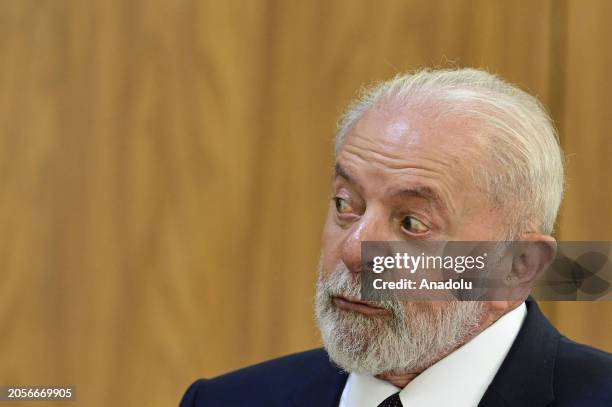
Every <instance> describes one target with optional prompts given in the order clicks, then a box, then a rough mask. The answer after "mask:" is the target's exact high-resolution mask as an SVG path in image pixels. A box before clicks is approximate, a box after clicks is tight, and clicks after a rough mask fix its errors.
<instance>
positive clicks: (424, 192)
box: [334, 163, 447, 211]
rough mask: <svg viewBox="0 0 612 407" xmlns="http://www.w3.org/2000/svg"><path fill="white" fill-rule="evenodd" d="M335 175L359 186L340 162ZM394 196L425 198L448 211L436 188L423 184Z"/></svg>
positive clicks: (403, 189) (396, 193) (398, 192)
mask: <svg viewBox="0 0 612 407" xmlns="http://www.w3.org/2000/svg"><path fill="white" fill-rule="evenodd" d="M334 177H340V178H344V179H345V180H346V181H347V182H349V183H351V184H353V185H356V186H358V184H357V183H356V180H355V177H354V176H352V175H351V174H350V173H349V172H348V171H347V170H346V169H345V168H344V167H342V165H340V163H336V165H335V174H334ZM393 196H395V197H397V198H400V199H406V198H411V197H412V198H421V199H425V200H426V201H428V202H430V203H432V204H433V205H435V206H437V207H438V208H439V209H441V210H443V211H446V209H447V207H446V205H445V203H444V200H443V199H442V197H441V196H440V195H439V194H438V193H437V192H436V190H435V189H433V188H431V187H428V186H424V185H421V186H419V185H417V186H414V187H410V188H402V189H400V190H399V191H396V192H394V193H393Z"/></svg>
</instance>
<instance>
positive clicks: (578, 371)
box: [555, 336, 612, 405]
mask: <svg viewBox="0 0 612 407" xmlns="http://www.w3.org/2000/svg"><path fill="white" fill-rule="evenodd" d="M555 394H557V395H558V397H559V398H560V399H564V400H572V399H573V400H576V401H579V400H580V401H583V402H587V401H588V400H607V401H609V402H610V405H612V354H611V353H608V352H604V351H602V350H599V349H596V348H593V347H591V346H588V345H584V344H581V343H577V342H574V341H572V340H570V339H568V338H566V337H564V336H562V337H561V338H560V340H559V347H558V349H557V357H556V360H555Z"/></svg>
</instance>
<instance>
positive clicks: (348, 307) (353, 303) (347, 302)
mask: <svg viewBox="0 0 612 407" xmlns="http://www.w3.org/2000/svg"><path fill="white" fill-rule="evenodd" d="M332 303H333V304H334V305H335V306H336V307H338V308H340V309H341V310H345V311H353V312H358V313H360V314H363V315H369V316H374V315H390V314H391V312H390V311H389V310H387V309H385V308H381V307H377V306H375V305H372V304H370V303H367V302H365V301H359V300H354V299H349V298H346V297H342V296H333V297H332Z"/></svg>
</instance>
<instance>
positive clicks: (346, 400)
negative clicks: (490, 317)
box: [339, 303, 527, 407]
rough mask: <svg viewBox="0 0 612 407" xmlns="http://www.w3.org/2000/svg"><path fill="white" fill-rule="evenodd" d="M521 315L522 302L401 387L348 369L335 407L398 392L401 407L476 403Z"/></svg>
mask: <svg viewBox="0 0 612 407" xmlns="http://www.w3.org/2000/svg"><path fill="white" fill-rule="evenodd" d="M525 315H527V307H526V306H525V303H523V304H521V305H520V306H518V307H516V308H515V309H513V310H512V311H510V312H508V313H507V314H506V315H504V316H503V317H501V318H500V319H498V320H497V321H495V322H494V323H493V324H492V325H491V326H489V327H488V328H487V329H485V330H484V331H482V332H481V333H479V334H478V335H476V336H475V337H474V338H472V339H471V340H470V341H469V342H467V343H466V344H465V345H463V346H462V347H460V348H459V349H457V350H455V351H454V352H452V353H451V354H449V355H448V356H446V357H445V358H444V359H442V360H440V361H438V362H436V363H435V364H433V365H432V366H430V367H429V368H427V369H426V370H424V371H423V372H422V373H421V374H420V375H418V376H417V377H416V378H414V379H413V380H412V381H411V382H410V383H408V385H407V386H406V387H404V388H403V389H400V388H398V387H396V386H394V385H392V384H391V383H389V382H387V381H384V380H380V379H377V378H376V377H373V376H370V375H363V374H356V373H351V374H350V375H349V377H348V380H347V382H346V385H345V386H344V390H343V392H342V397H341V398H340V405H339V407H376V406H378V404H379V403H380V402H381V401H383V400H384V399H386V398H387V397H389V396H390V395H392V394H393V393H397V392H398V391H399V392H400V394H399V396H400V400H402V404H403V405H404V407H412V406H414V407H430V406H431V407H434V406H435V407H439V406H453V407H475V406H477V405H478V403H479V402H480V399H481V398H482V396H483V395H484V393H485V391H486V390H487V387H489V384H490V383H491V381H492V380H493V378H494V377H495V375H496V373H497V370H499V367H500V366H501V364H502V362H503V360H504V359H505V358H506V355H507V354H508V351H509V350H510V347H511V346H512V343H513V342H514V339H515V338H516V335H517V334H518V332H519V330H520V329H521V325H522V324H523V320H524V319H525Z"/></svg>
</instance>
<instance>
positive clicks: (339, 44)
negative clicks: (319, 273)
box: [0, 0, 612, 407]
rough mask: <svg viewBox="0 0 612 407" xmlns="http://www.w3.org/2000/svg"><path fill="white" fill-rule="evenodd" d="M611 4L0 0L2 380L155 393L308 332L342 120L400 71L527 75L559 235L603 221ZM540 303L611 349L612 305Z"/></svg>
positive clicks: (611, 152) (96, 398) (86, 393)
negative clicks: (362, 91)
mask: <svg viewBox="0 0 612 407" xmlns="http://www.w3.org/2000/svg"><path fill="white" fill-rule="evenodd" d="M610 17H612V3H610V2H608V1H605V0H599V1H597V0H587V1H580V2H578V1H573V0H541V1H532V0H520V1H512V2H508V1H503V0H499V1H492V0H453V1H451V0H436V1H392V0H385V1H370V0H341V1H339V0H335V1H328V0H313V1H308V2H297V1H294V2H290V1H282V0H254V1H246V0H245V1H238V0H232V1H217V0H205V1H195V0H193V1H191V0H180V1H160V0H149V1H144V0H132V1H124V0H121V1H120V0H104V1H102V0H89V1H83V0H79V1H77V0H74V1H69V0H46V1H45V0H38V1H32V0H21V1H10V0H5V1H0V273H1V274H0V276H1V280H0V324H1V326H2V331H1V333H0V360H2V368H1V369H0V385H11V384H20V385H21V384H23V385H35V384H71V385H75V386H76V387H77V398H78V401H77V403H76V404H75V403H66V404H65V405H71V406H72V405H83V406H93V407H96V406H133V405H146V406H160V407H161V406H168V405H176V404H177V403H178V400H179V398H180V397H181V395H182V393H183V391H184V390H185V388H186V386H187V385H188V384H189V383H190V382H191V381H192V380H194V379H195V378H197V377H203V376H210V375H215V374H219V373H221V372H224V371H227V370H230V369H234V368H238V367H240V366H244V365H246V364H250V363H254V362H257V361H261V360H264V359H267V358H270V357H274V356H279V355H283V354H286V353H290V352H294V351H299V350H303V349H307V348H311V347H314V346H317V344H318V338H317V330H316V327H315V323H314V321H313V318H312V316H311V314H312V301H311V297H312V294H313V285H314V280H315V268H316V264H317V260H318V252H319V237H320V231H321V227H322V224H323V217H324V213H325V210H326V207H327V204H328V194H329V190H328V188H329V187H328V180H329V177H330V167H331V164H332V154H331V146H332V142H331V138H332V136H333V132H334V123H335V120H336V118H337V116H338V114H339V113H340V111H341V110H342V108H343V106H344V105H345V104H346V103H347V102H348V101H349V100H350V99H351V97H352V96H353V95H354V94H355V92H356V90H357V89H358V88H359V87H360V86H361V85H363V84H365V83H370V82H372V81H375V80H380V79H384V78H388V77H389V76H392V75H393V74H395V73H396V72H397V71H402V70H408V69H413V68H416V67H419V66H425V65H429V66H430V65H441V66H449V65H460V66H463V65H472V66H479V67H485V68H489V69H490V70H492V71H494V72H497V73H499V74H501V75H503V76H505V77H506V78H508V79H510V80H511V81H514V82H516V83H518V84H520V85H521V86H523V87H524V88H526V89H527V90H529V91H531V92H532V93H534V94H537V95H538V96H539V97H540V98H541V100H542V101H543V102H544V103H545V104H546V105H547V106H548V108H549V109H550V110H551V112H552V114H553V116H554V118H555V120H556V121H557V124H558V127H559V129H560V131H561V137H562V142H563V145H564V147H565V149H566V151H567V153H569V154H570V159H569V164H568V169H569V177H568V178H569V179H568V181H569V189H568V193H567V199H566V204H565V206H564V209H563V214H562V217H561V220H560V229H559V237H561V238H563V239H566V240H572V239H575V240H578V239H585V240H588V239H608V240H611V239H612V211H611V208H610V202H611V201H612V188H611V187H610V185H611V184H610V176H611V175H612V160H610V157H611V156H612V142H611V138H610V135H609V131H610V130H609V129H610V128H611V127H612V112H611V108H610V106H611V105H610V103H609V98H610V96H609V95H610V94H612V81H611V80H610V77H609V74H608V72H607V71H608V67H609V66H611V65H612V49H611V46H610V41H609V39H610V38H612V28H611V26H610V24H609V21H610ZM544 307H545V309H546V311H547V313H548V314H549V315H550V316H551V317H552V319H553V320H554V321H555V323H556V324H557V325H558V326H559V327H560V328H561V329H562V330H563V331H564V332H565V333H567V334H568V335H569V336H570V337H574V338H576V339H579V340H581V341H584V342H588V343H591V344H594V345H597V346H599V347H602V348H605V349H607V350H609V351H610V350H612V331H611V330H610V329H609V326H610V320H611V318H612V303H595V304H576V303H547V304H544ZM20 405H23V406H27V405H28V403H23V404H20ZM32 405H38V404H36V403H34V404H32ZM58 405H63V404H61V403H60V404H58Z"/></svg>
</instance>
